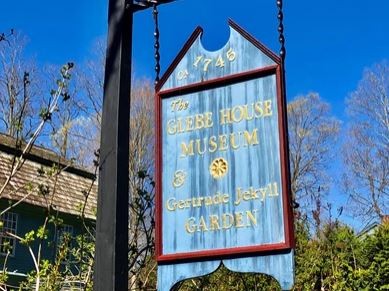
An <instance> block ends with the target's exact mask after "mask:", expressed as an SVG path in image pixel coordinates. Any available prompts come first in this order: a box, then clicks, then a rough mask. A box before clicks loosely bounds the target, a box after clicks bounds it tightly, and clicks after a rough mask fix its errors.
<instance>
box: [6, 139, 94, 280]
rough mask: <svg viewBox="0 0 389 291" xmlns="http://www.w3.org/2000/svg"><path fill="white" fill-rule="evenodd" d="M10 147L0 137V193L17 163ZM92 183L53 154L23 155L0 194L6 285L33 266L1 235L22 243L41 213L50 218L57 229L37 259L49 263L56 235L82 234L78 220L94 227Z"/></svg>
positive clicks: (13, 147) (38, 151) (86, 174)
mask: <svg viewBox="0 0 389 291" xmlns="http://www.w3.org/2000/svg"><path fill="white" fill-rule="evenodd" d="M15 144H16V142H15V140H14V139H13V138H11V137H9V136H6V135H2V134H0V188H1V187H2V186H3V185H4V184H5V182H6V180H7V177H8V176H9V175H10V172H11V171H12V168H13V167H14V166H15V164H16V163H17V159H15V157H20V154H21V150H19V149H18V147H17V146H16V145H15ZM95 178H96V177H95V175H94V174H92V173H90V172H88V171H86V170H85V169H81V168H79V167H76V166H74V165H73V164H72V163H71V162H70V161H67V160H63V159H59V158H58V155H56V154H55V153H54V152H52V151H49V150H47V149H44V148H40V147H36V146H34V147H33V148H32V149H31V150H30V151H29V153H28V154H27V155H25V162H24V164H23V166H22V167H21V168H20V169H19V170H18V171H17V172H16V174H15V176H13V177H12V178H11V180H10V182H9V183H8V184H7V186H6V187H5V189H4V191H3V192H2V193H1V194H0V195H1V196H0V213H2V215H1V216H0V219H1V221H2V224H3V225H2V228H1V229H0V269H3V264H4V259H5V257H6V254H7V250H8V249H10V255H9V256H8V262H7V264H6V267H7V271H8V274H9V275H10V279H11V280H10V281H14V282H15V281H20V280H21V279H24V277H25V276H26V274H27V273H28V272H29V271H31V270H33V269H34V264H33V260H32V257H31V255H30V253H29V251H28V249H27V247H25V246H23V245H21V244H20V243H19V242H18V240H17V239H16V238H14V237H11V236H9V235H7V234H6V232H7V233H13V234H16V235H17V236H19V237H24V235H25V234H26V233H27V232H29V231H31V230H37V229H38V227H40V226H41V225H43V223H44V221H45V218H46V217H47V213H50V216H52V217H55V218H56V221H61V222H62V223H60V224H58V223H56V224H55V223H50V224H49V227H48V234H49V239H48V240H47V243H45V244H44V249H43V252H42V254H43V258H45V259H49V260H52V259H54V258H55V256H56V252H57V246H58V243H57V242H58V240H59V238H60V237H61V234H63V233H64V232H67V233H69V234H70V235H71V236H73V237H74V236H76V235H78V234H80V233H82V232H83V231H84V230H83V223H82V217H85V221H86V222H87V223H88V224H93V223H94V221H95V209H96V201H97V198H96V197H97V182H96V181H95V180H96V179H95ZM15 203H16V205H15ZM13 205H14V206H13ZM83 205H85V208H84V207H83ZM12 206H13V207H12ZM83 209H84V211H82V210H83ZM5 210H6V211H5ZM4 211H5V212H4ZM3 212H4V213H3ZM9 247H11V248H9ZM34 247H35V246H33V249H34ZM12 279H13V280H12Z"/></svg>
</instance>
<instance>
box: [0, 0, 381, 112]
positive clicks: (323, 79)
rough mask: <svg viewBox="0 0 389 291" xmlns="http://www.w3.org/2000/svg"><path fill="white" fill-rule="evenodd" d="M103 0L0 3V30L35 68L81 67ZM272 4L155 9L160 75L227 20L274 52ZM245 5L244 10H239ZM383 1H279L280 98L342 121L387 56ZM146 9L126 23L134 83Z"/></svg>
mask: <svg viewBox="0 0 389 291" xmlns="http://www.w3.org/2000/svg"><path fill="white" fill-rule="evenodd" d="M107 2H108V0H67V1H52V0H51V1H49V0H35V1H31V0H30V1H27V0H18V1H14V0H2V3H1V10H0V32H7V31H8V30H9V29H10V28H15V29H17V30H19V31H21V32H23V33H24V34H25V35H27V36H28V37H29V39H30V41H29V44H28V47H27V48H28V50H27V53H28V54H29V55H30V56H34V57H35V58H36V60H37V61H38V62H39V63H41V64H46V63H48V64H52V63H55V64H62V63H65V62H67V61H69V60H71V61H75V62H76V65H77V64H79V65H81V64H82V63H83V61H84V60H85V59H87V58H88V56H90V55H91V49H92V46H93V43H94V42H95V41H96V39H98V38H101V37H104V36H105V34H106V31H107ZM275 2H276V1H275V0H271V1H270V0H266V1H265V0H256V1H245V2H244V1H232V0H225V1H222V0H219V1H216V0H178V1H177V2H173V3H170V4H167V5H164V6H162V7H160V33H161V39H160V42H161V64H162V73H163V72H164V70H165V69H166V68H167V66H168V65H169V64H170V62H171V61H172V60H173V58H174V57H175V55H176V54H177V53H178V51H179V50H180V49H181V47H182V45H183V44H184V43H185V41H186V40H187V38H188V37H189V36H190V34H191V33H192V31H193V30H194V29H195V27H196V26H198V25H200V26H202V27H203V29H204V36H203V44H204V46H205V47H206V48H207V49H208V50H216V49H218V48H220V47H222V46H223V45H224V44H225V42H226V41H227V39H228V36H229V29H228V26H227V20H228V18H231V19H233V20H234V21H235V22H237V23H238V24H239V25H240V26H242V27H243V28H245V29H246V30H247V31H248V32H249V33H251V34H252V35H253V36H254V37H256V38H257V39H259V40H260V41H261V42H263V43H264V44H265V45H267V46H268V47H270V48H271V49H272V50H273V51H275V52H278V50H279V44H278V33H277V18H276V15H277V9H276V4H275ZM243 3H247V4H243ZM388 11H389V1H387V0H372V1H362V0H342V1H340V0H326V1H308V0H300V1H292V0H284V14H285V36H286V49H287V58H286V71H287V72H286V73H287V75H286V77H287V98H288V99H289V100H291V99H292V98H294V97H295V96H296V95H298V94H306V93H308V92H311V91H314V92H318V93H319V94H320V95H321V96H322V98H324V99H325V100H326V101H328V102H330V103H331V105H332V108H333V112H334V114H336V115H337V116H338V117H339V118H341V119H345V118H346V115H345V113H344V109H345V105H344V100H345V97H347V95H348V94H349V93H350V92H351V91H353V90H354V89H355V88H356V86H357V83H358V81H359V80H360V79H361V77H362V73H363V70H364V68H366V67H369V66H371V65H372V64H374V63H377V62H380V61H381V60H383V59H388V58H389V38H388V35H389V34H388V31H389V17H387V12H388ZM153 29H154V28H153V21H152V13H151V10H146V11H142V12H138V13H137V14H136V15H135V18H134V40H133V44H134V49H133V57H134V58H133V64H134V69H135V74H136V76H137V77H143V76H146V77H149V78H151V79H152V78H154V71H153V70H154V59H153V56H154V48H153V45H154V38H153Z"/></svg>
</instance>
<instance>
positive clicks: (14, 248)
mask: <svg viewBox="0 0 389 291" xmlns="http://www.w3.org/2000/svg"><path fill="white" fill-rule="evenodd" d="M4 215H12V218H14V217H15V220H16V221H15V231H14V234H17V233H18V223H19V215H18V214H17V213H15V212H9V211H7V212H5V213H4V214H3V215H2V217H1V221H2V222H3V228H4V226H5V224H6V223H5V221H4V219H3V217H4ZM12 222H13V221H12ZM0 237H1V238H9V239H12V240H13V241H14V244H13V247H12V251H11V252H10V254H9V256H10V257H15V255H16V245H17V239H16V238H14V237H11V236H9V235H4V236H3V235H0ZM0 255H1V256H6V255H7V253H4V252H1V251H0Z"/></svg>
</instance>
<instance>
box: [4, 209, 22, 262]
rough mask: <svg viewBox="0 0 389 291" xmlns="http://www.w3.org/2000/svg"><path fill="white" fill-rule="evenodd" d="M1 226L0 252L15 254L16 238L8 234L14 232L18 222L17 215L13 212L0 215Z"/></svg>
mask: <svg viewBox="0 0 389 291" xmlns="http://www.w3.org/2000/svg"><path fill="white" fill-rule="evenodd" d="M0 220H1V222H2V224H3V225H2V227H1V228H0V254H2V255H6V254H7V253H8V252H10V255H11V256H14V255H15V246H16V239H15V238H14V237H12V236H10V235H9V233H11V234H16V228H17V224H18V215H17V214H16V213H13V212H6V213H4V214H3V215H1V216H0Z"/></svg>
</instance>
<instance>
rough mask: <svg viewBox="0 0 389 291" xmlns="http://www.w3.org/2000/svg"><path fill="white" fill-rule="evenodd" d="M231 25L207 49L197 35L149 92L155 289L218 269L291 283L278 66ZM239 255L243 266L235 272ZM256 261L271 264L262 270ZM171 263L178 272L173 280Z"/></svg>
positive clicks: (283, 115)
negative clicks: (152, 96)
mask: <svg viewBox="0 0 389 291" xmlns="http://www.w3.org/2000/svg"><path fill="white" fill-rule="evenodd" d="M230 27H231V35H230V40H229V42H228V43H227V44H226V45H225V46H224V47H223V48H222V49H220V50H218V51H214V52H210V51H207V50H205V49H204V48H203V46H202V45H201V38H200V35H201V32H202V31H201V29H200V28H198V29H196V30H195V32H194V33H193V35H192V36H191V38H190V39H189V41H188V42H187V44H186V45H185V46H184V48H183V50H182V51H181V53H180V54H179V55H178V57H177V58H176V60H175V61H174V62H173V64H172V65H171V66H170V68H169V69H168V71H167V73H166V74H165V75H164V77H163V78H162V79H161V81H160V83H159V85H158V87H157V95H156V120H157V128H156V139H157V141H156V174H157V201H156V210H157V211H156V212H157V214H156V243H157V245H156V250H157V260H158V263H159V264H160V268H159V280H162V281H160V286H161V284H163V285H172V284H173V283H175V282H177V281H179V280H182V279H185V278H188V277H193V276H197V275H202V274H206V273H208V272H212V271H213V270H214V269H215V268H217V266H219V264H220V263H221V262H223V263H224V264H225V265H226V266H227V267H229V268H230V269H232V270H236V271H242V272H249V271H250V272H263V273H269V271H266V268H269V270H270V269H272V271H271V272H270V273H271V274H272V275H273V276H275V277H277V279H279V280H280V281H284V282H286V283H285V284H286V285H287V286H289V285H290V284H291V283H293V252H292V249H293V244H294V242H293V231H292V229H293V222H292V221H293V220H292V211H291V209H290V195H289V191H290V189H289V182H288V181H289V176H288V175H289V171H288V150H287V134H286V111H285V110H286V108H285V96H283V92H284V91H283V84H282V82H283V78H282V67H281V60H280V58H279V57H278V56H277V55H275V54H274V53H272V52H271V51H270V50H269V49H267V48H266V47H265V46H264V45H262V44H261V43H259V42H258V41H256V40H255V39H254V38H252V37H251V36H250V35H249V34H248V33H247V32H245V31H244V30H243V29H242V28H240V27H239V26H238V25H236V24H235V23H234V22H232V21H230ZM241 257H245V258H246V261H247V258H250V259H251V260H253V261H252V266H247V264H246V266H245V267H241V266H240V264H241V262H242V261H239V258H241ZM265 257H266V258H267V259H268V261H269V262H270V261H271V262H272V263H271V264H272V266H270V265H269V262H268V263H261V260H263V259H264V258H265ZM198 262H201V263H198ZM207 262H208V264H207ZM177 264H180V267H181V269H180V270H181V272H182V273H181V275H177V270H176V271H175V272H173V273H174V274H176V275H172V273H171V272H172V271H173V270H172V268H173V269H174V268H175V267H174V266H177ZM199 264H201V268H200V269H201V271H199V273H195V271H194V270H196V269H198V268H199V266H200V265H199ZM266 264H267V265H266ZM266 266H267V267H266ZM185 268H187V270H186V269H185ZM185 270H186V271H185ZM288 271H289V273H290V274H287V275H280V274H281V273H282V274H284V273H285V272H286V273H287V272H288ZM277 272H278V273H277ZM178 273H179V272H178ZM194 273H195V274H194ZM286 273H285V274H286ZM288 284H289V285H288ZM169 288H170V287H169ZM161 290H162V289H161Z"/></svg>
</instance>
